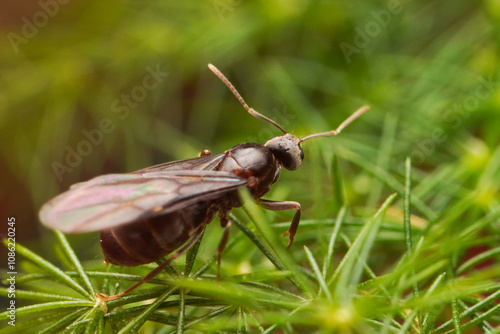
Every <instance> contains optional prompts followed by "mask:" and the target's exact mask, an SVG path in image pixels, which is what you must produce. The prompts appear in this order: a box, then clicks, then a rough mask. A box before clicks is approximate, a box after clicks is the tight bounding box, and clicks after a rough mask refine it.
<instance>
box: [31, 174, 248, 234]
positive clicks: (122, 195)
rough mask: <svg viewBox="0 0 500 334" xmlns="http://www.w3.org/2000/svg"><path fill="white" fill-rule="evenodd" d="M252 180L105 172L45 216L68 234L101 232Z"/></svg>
mask: <svg viewBox="0 0 500 334" xmlns="http://www.w3.org/2000/svg"><path fill="white" fill-rule="evenodd" d="M246 182H247V180H246V179H244V178H240V177H237V176H235V175H234V174H230V173H226V172H219V171H205V170H149V169H147V170H144V171H142V172H141V171H138V172H135V173H130V174H109V175H102V176H98V177H96V178H93V179H91V180H89V181H86V182H81V183H77V184H75V185H73V186H72V187H71V188H70V189H69V190H68V191H66V192H64V193H62V194H60V195H59V196H57V197H55V198H53V199H52V200H50V201H49V202H47V203H46V204H45V205H44V206H43V207H42V208H41V210H40V220H41V221H42V223H43V224H44V225H46V226H48V227H50V228H53V229H57V230H61V231H63V232H65V233H83V232H90V231H99V230H104V229H108V228H113V227H116V226H119V225H122V224H127V223H132V222H134V221H136V220H138V219H144V218H146V217H152V216H155V215H160V214H166V213H169V212H173V211H175V210H179V209H181V208H184V207H186V206H188V205H191V204H194V203H196V202H199V201H207V200H212V199H215V198H218V197H220V196H221V195H222V194H225V193H227V192H230V191H232V190H235V189H237V188H238V187H240V186H243V185H245V184H246Z"/></svg>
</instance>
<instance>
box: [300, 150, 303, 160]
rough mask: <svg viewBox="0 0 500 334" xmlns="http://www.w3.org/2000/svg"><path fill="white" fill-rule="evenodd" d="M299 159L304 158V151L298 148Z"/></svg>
mask: <svg viewBox="0 0 500 334" xmlns="http://www.w3.org/2000/svg"><path fill="white" fill-rule="evenodd" d="M300 160H304V151H302V149H300Z"/></svg>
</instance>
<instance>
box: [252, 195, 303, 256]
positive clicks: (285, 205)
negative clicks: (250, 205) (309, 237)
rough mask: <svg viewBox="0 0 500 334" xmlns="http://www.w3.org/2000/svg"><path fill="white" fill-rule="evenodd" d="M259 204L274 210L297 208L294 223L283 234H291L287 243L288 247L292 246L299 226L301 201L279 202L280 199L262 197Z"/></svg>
mask: <svg viewBox="0 0 500 334" xmlns="http://www.w3.org/2000/svg"><path fill="white" fill-rule="evenodd" d="M259 205H260V206H262V207H264V208H266V209H268V210H273V211H281V210H297V211H296V212H295V215H294V216H293V219H292V223H291V224H290V228H289V229H288V231H286V232H285V234H284V235H283V236H284V237H285V236H287V235H288V236H289V238H290V241H289V242H288V245H286V248H290V246H291V245H292V243H293V239H294V238H295V233H296V232H297V228H298V227H299V222H300V203H298V202H292V201H283V202H278V201H270V200H267V199H261V200H259Z"/></svg>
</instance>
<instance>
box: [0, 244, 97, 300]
mask: <svg viewBox="0 0 500 334" xmlns="http://www.w3.org/2000/svg"><path fill="white" fill-rule="evenodd" d="M6 240H7V239H4V244H6V242H7V241H6ZM16 251H17V252H18V253H19V254H21V255H23V256H24V257H26V258H27V259H29V260H30V261H32V262H34V263H35V264H37V265H38V266H39V267H40V268H42V269H44V270H45V271H47V272H49V273H51V274H53V275H55V276H56V277H57V278H58V279H59V280H60V281H61V282H63V283H64V284H66V285H67V286H69V287H70V288H72V289H74V290H75V291H77V292H78V293H80V294H81V295H83V296H85V297H88V298H89V299H91V300H92V299H93V296H91V295H90V294H89V293H88V292H87V291H86V290H85V289H84V288H82V287H81V286H80V285H79V284H78V283H77V282H76V281H75V280H74V279H72V278H71V277H69V276H68V275H66V274H65V273H64V272H63V271H62V270H61V269H59V268H57V267H56V266H54V265H53V264H52V263H50V262H49V261H47V260H45V259H44V258H42V257H41V256H38V255H37V254H35V253H33V252H32V251H30V250H29V249H27V248H26V247H24V246H22V245H21V244H19V243H16Z"/></svg>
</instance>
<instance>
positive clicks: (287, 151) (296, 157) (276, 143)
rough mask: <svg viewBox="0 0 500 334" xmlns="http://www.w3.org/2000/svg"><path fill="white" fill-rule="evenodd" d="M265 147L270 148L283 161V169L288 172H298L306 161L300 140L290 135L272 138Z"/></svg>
mask: <svg viewBox="0 0 500 334" xmlns="http://www.w3.org/2000/svg"><path fill="white" fill-rule="evenodd" d="M264 146H266V147H267V148H269V150H271V152H272V153H273V155H274V156H275V157H276V159H278V160H279V161H281V163H282V164H283V167H285V168H286V169H288V170H296V169H297V168H299V167H300V165H301V164H302V160H304V151H302V147H301V146H300V139H299V138H297V137H295V136H294V135H291V134H289V133H287V134H285V135H284V136H280V137H274V138H271V139H270V140H268V141H267V143H265V144H264Z"/></svg>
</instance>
